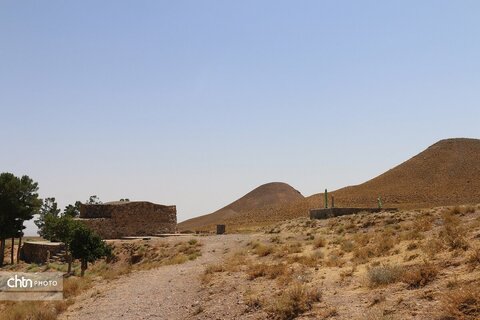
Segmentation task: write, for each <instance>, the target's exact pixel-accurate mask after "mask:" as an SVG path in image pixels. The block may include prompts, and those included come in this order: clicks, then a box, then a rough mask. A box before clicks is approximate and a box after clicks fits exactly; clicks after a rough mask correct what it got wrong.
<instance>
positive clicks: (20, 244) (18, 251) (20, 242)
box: [17, 236, 22, 263]
mask: <svg viewBox="0 0 480 320" xmlns="http://www.w3.org/2000/svg"><path fill="white" fill-rule="evenodd" d="M21 248H22V236H20V238H18V250H17V263H20V249H21Z"/></svg>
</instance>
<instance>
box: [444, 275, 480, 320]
mask: <svg viewBox="0 0 480 320" xmlns="http://www.w3.org/2000/svg"><path fill="white" fill-rule="evenodd" d="M479 318H480V287H479V285H478V284H476V285H474V284H469V285H464V286H462V287H460V288H458V289H455V290H452V291H450V292H448V293H446V294H445V295H444V298H443V300H442V312H441V318H440V319H442V320H454V319H462V320H475V319H479Z"/></svg>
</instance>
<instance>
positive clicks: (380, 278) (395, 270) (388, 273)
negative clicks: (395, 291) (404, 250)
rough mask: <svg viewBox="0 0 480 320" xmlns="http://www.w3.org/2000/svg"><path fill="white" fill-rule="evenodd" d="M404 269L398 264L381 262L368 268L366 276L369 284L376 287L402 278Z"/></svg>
mask: <svg viewBox="0 0 480 320" xmlns="http://www.w3.org/2000/svg"><path fill="white" fill-rule="evenodd" d="M403 273H404V270H403V267H401V266H398V265H389V264H383V265H380V266H376V267H373V268H370V269H368V271H367V277H368V282H369V286H370V287H372V288H376V287H379V286H384V285H388V284H391V283H395V282H399V281H401V280H402V276H403Z"/></svg>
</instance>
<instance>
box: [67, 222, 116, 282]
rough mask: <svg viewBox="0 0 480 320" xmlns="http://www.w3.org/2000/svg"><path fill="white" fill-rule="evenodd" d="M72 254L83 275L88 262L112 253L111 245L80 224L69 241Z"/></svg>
mask: <svg viewBox="0 0 480 320" xmlns="http://www.w3.org/2000/svg"><path fill="white" fill-rule="evenodd" d="M71 249H72V255H73V257H74V258H76V259H80V262H81V276H82V277H83V276H84V275H85V270H87V268H88V263H89V262H95V260H97V259H100V258H102V257H105V256H109V255H111V254H112V250H111V247H110V246H108V245H107V244H106V242H105V241H103V240H102V239H101V238H100V237H99V236H98V235H97V234H95V233H94V232H93V231H92V230H90V229H88V228H87V227H85V226H83V225H81V226H79V227H78V228H76V229H75V231H74V232H73V238H72V241H71Z"/></svg>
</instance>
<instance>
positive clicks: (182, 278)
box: [60, 235, 249, 320]
mask: <svg viewBox="0 0 480 320" xmlns="http://www.w3.org/2000/svg"><path fill="white" fill-rule="evenodd" d="M248 238H249V236H248V235H224V236H207V237H202V238H200V240H199V242H200V243H201V244H202V256H201V257H199V258H197V259H196V260H194V261H189V262H187V263H184V264H181V265H168V266H163V267H160V268H157V269H152V270H146V271H138V272H133V273H131V274H130V275H128V276H125V277H121V278H119V279H116V280H114V281H112V282H110V283H108V284H106V285H102V286H101V287H99V286H95V287H94V288H92V289H91V290H88V291H87V292H85V293H84V294H82V295H81V296H80V297H78V298H77V299H76V302H75V304H74V305H72V306H71V307H70V308H69V309H68V310H67V312H65V313H63V314H62V315H61V317H60V319H90V318H95V319H136V320H138V319H185V318H189V317H194V315H195V314H198V313H201V311H202V310H201V306H200V301H203V300H205V299H206V298H205V295H208V293H206V292H205V291H204V290H202V285H201V280H200V276H201V275H202V274H203V272H204V270H205V266H206V265H207V264H211V263H218V262H220V261H222V260H223V258H224V257H225V255H227V254H228V252H229V251H230V250H236V249H238V248H239V247H241V246H242V245H244V243H246V241H247V240H248ZM170 241H175V239H170ZM227 303H228V304H227V305H228V308H225V305H223V306H222V308H221V309H222V310H221V311H219V312H218V315H217V318H218V319H227V318H228V319H232V318H234V315H235V313H236V312H237V311H236V309H237V308H235V307H236V305H237V301H234V299H233V300H232V301H228V302H227ZM240 308H241V306H240ZM241 309H242V308H241Z"/></svg>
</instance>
